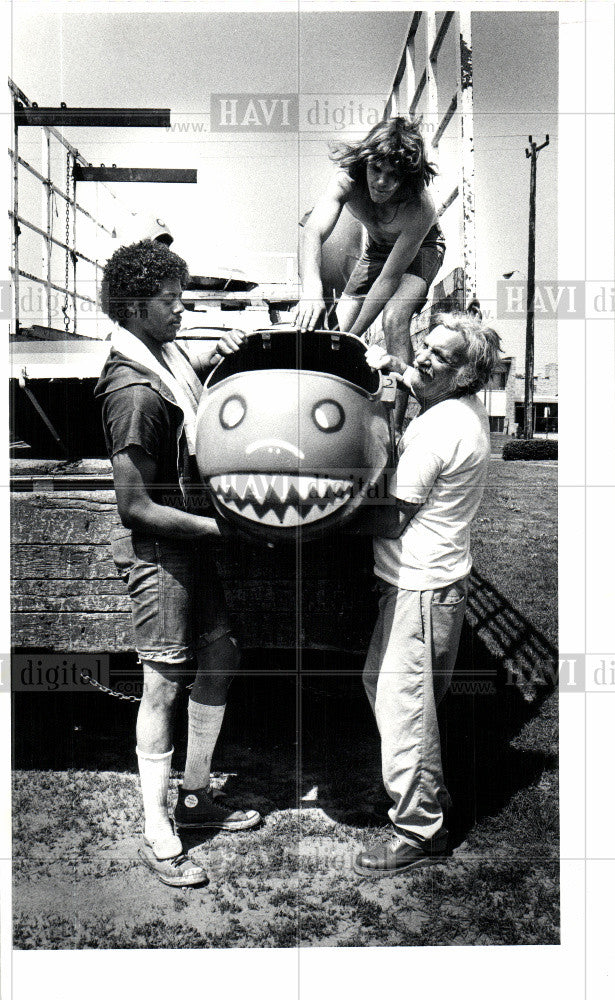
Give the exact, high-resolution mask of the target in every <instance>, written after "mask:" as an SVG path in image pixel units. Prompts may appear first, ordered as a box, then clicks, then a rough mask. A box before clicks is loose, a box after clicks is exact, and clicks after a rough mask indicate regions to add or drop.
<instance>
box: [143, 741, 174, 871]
mask: <svg viewBox="0 0 615 1000" xmlns="http://www.w3.org/2000/svg"><path fill="white" fill-rule="evenodd" d="M172 756H173V750H169V751H168V752H167V753H145V752H144V751H143V750H139V748H138V747H137V758H138V760H139V776H140V778H141V794H142V795H143V812H144V813H145V829H144V833H145V836H146V838H147V839H148V840H149V842H150V844H151V845H152V848H153V850H154V854H155V855H156V857H158V858H160V860H163V859H164V858H174V857H175V856H176V855H177V854H179V853H180V852H181V849H182V845H181V840H180V839H179V837H176V836H175V834H174V833H173V827H172V826H171V821H170V819H169V807H168V802H167V798H168V792H169V778H170V775H171V757H172Z"/></svg>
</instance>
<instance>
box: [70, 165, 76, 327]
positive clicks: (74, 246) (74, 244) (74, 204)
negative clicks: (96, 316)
mask: <svg viewBox="0 0 615 1000" xmlns="http://www.w3.org/2000/svg"><path fill="white" fill-rule="evenodd" d="M72 209H73V225H72V241H71V243H72V254H71V256H72V259H73V333H74V334H76V333H77V253H76V250H77V178H76V177H75V159H74V158H73V170H72Z"/></svg>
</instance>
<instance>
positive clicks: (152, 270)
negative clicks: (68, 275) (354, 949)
mask: <svg viewBox="0 0 615 1000" xmlns="http://www.w3.org/2000/svg"><path fill="white" fill-rule="evenodd" d="M188 277H189V274H188V267H187V265H186V262H185V260H182V258H181V257H178V255H177V254H176V253H173V251H172V250H169V248H168V247H167V246H165V245H164V244H163V243H160V242H159V241H158V240H141V242H140V243H132V244H131V245H130V246H127V247H120V248H119V249H118V250H116V251H115V253H114V254H113V255H112V256H111V257H110V258H109V260H108V261H107V263H106V264H105V268H104V271H103V279H102V286H101V306H102V309H103V312H105V313H106V314H107V316H108V317H109V318H110V319H112V320H114V321H115V322H116V323H120V324H121V323H122V321H123V320H125V319H126V315H127V312H126V309H127V306H128V305H129V304H131V303H134V302H144V301H146V300H147V299H151V298H153V297H154V296H155V295H157V294H158V292H159V291H160V289H161V287H162V285H163V284H164V282H165V281H179V283H180V285H181V287H182V288H185V287H186V285H187V284H188Z"/></svg>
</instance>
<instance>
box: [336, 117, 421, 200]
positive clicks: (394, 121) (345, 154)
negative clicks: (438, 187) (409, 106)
mask: <svg viewBox="0 0 615 1000" xmlns="http://www.w3.org/2000/svg"><path fill="white" fill-rule="evenodd" d="M421 124H422V119H421V118H416V117H412V118H404V117H402V116H398V117H397V118H389V119H388V121H382V122H379V123H378V124H377V125H374V127H373V129H372V130H371V131H370V132H368V133H367V135H366V136H365V138H364V139H361V141H360V142H355V143H339V144H338V145H336V146H334V147H333V148H332V151H331V159H332V160H335V162H336V163H339V165H340V167H342V168H343V169H344V170H347V171H348V173H349V174H350V176H351V177H352V179H353V180H354V181H359V182H360V183H362V184H365V183H366V168H367V164H368V163H385V162H386V163H388V164H390V165H391V166H393V167H394V168H395V169H396V170H397V171H398V173H399V176H400V178H401V182H402V194H405V195H406V196H413V195H418V194H420V193H421V191H422V190H423V189H424V188H425V187H427V185H428V184H429V183H431V181H432V179H433V178H434V177H435V176H436V169H435V167H434V165H433V164H432V163H430V162H429V160H428V159H427V155H426V152H425V141H424V139H423V136H422V133H421Z"/></svg>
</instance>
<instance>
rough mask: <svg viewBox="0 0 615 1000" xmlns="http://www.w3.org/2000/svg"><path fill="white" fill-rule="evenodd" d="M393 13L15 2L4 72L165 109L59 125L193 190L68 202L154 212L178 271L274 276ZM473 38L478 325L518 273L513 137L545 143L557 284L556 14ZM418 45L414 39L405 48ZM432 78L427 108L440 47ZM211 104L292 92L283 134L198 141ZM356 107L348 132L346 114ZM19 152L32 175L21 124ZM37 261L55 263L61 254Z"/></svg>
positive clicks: (521, 266)
mask: <svg viewBox="0 0 615 1000" xmlns="http://www.w3.org/2000/svg"><path fill="white" fill-rule="evenodd" d="M410 17H411V12H395V13H388V12H377V13H376V12H374V13H365V12H348V13H301V14H298V13H296V12H295V13H269V14H267V13H252V14H238V13H219V14H215V13H210V12H200V13H199V12H195V11H192V12H190V13H182V12H180V11H177V10H176V11H174V12H172V13H159V12H158V11H155V12H152V13H139V14H136V13H125V12H111V13H109V12H107V13H105V14H94V13H91V12H89V10H86V11H85V12H84V13H71V14H61V13H59V12H57V13H56V12H55V11H53V10H52V7H51V4H49V3H48V4H45V5H43V6H42V8H41V7H38V8H37V9H36V11H35V12H34V11H32V10H31V6H30V5H28V4H20V3H15V4H14V7H13V32H12V59H11V61H12V67H11V75H12V78H13V79H14V81H15V82H16V83H17V85H18V86H19V87H20V88H21V89H22V90H23V91H24V92H25V93H26V94H27V96H28V97H29V98H30V100H32V101H36V102H37V103H38V104H39V105H52V106H57V105H59V104H60V102H61V101H65V102H66V103H67V104H68V105H69V106H94V107H95V106H103V107H104V106H116V107H118V106H119V107H121V106H125V107H170V108H171V124H172V127H171V130H165V129H93V128H87V129H76V128H72V129H71V128H66V129H65V130H64V134H65V136H66V137H67V138H68V139H69V141H70V142H72V143H73V144H74V145H75V146H76V147H77V148H78V149H79V150H80V152H81V153H82V154H83V155H84V156H85V157H86V159H87V160H89V161H90V162H92V163H94V164H99V163H105V164H107V165H111V164H113V163H115V164H117V165H118V166H167V167H170V166H182V167H194V168H196V169H197V170H198V184H197V185H195V186H193V185H162V184H158V185H150V184H134V185H130V186H129V185H125V184H124V185H119V184H115V185H113V186H112V190H113V191H114V192H115V193H116V194H118V195H119V197H120V199H121V201H122V202H123V203H125V205H126V208H123V209H119V208H118V206H117V204H116V205H115V207H111V208H110V207H109V205H110V204H111V203H110V200H109V199H108V197H107V195H106V194H105V192H104V191H101V190H100V189H98V190H96V188H98V186H97V185H86V184H80V185H79V192H78V193H79V198H80V200H82V201H83V202H84V203H85V204H86V205H87V206H88V207H91V208H92V210H93V214H100V213H103V214H104V215H105V217H107V213H110V214H111V215H115V216H116V217H117V220H118V226H117V228H118V230H120V231H123V229H122V227H125V228H127V229H128V228H129V226H128V222H129V211H134V210H138V211H144V212H150V213H153V214H154V215H157V216H160V217H162V218H164V220H165V221H166V222H167V224H169V225H170V227H171V229H172V231H173V233H174V235H175V240H176V242H175V244H174V249H176V250H177V252H178V253H180V254H182V256H184V257H185V258H186V259H187V260H188V262H189V264H190V267H191V270H192V271H193V272H195V273H203V272H206V271H207V270H209V269H210V267H211V265H212V263H213V262H218V263H223V264H225V265H227V266H233V265H234V266H239V267H243V268H244V270H248V271H249V272H250V273H253V274H255V276H256V277H257V278H260V279H261V280H267V279H270V280H272V279H283V278H284V277H285V275H286V258H285V255H287V254H293V253H295V252H296V243H297V220H298V218H300V216H301V215H302V214H303V213H304V212H305V211H306V210H307V209H308V208H310V207H311V205H312V204H313V203H314V200H315V199H316V198H317V197H318V195H319V193H320V191H322V189H323V187H324V185H325V183H326V180H327V177H328V175H329V172H330V170H331V165H330V163H329V161H328V155H329V144H330V143H331V141H333V140H335V139H336V138H338V137H339V138H347V139H348V138H359V137H360V136H361V135H363V134H364V133H365V132H366V131H367V130H368V128H369V125H370V124H371V122H372V120H373V119H370V120H369V121H368V118H369V115H370V113H371V114H372V115H373V114H376V115H377V114H379V111H380V110H381V109H382V107H383V105H384V101H385V99H386V97H387V96H388V93H389V89H390V86H391V83H392V79H393V76H394V73H395V70H396V67H397V64H398V60H399V56H400V53H401V49H402V46H403V43H404V40H405V35H406V33H407V29H408V26H409V21H410ZM472 35H473V54H474V109H475V121H474V131H475V169H476V182H475V204H476V235H477V270H478V282H477V284H478V295H479V298H480V299H481V302H482V304H483V306H484V308H485V311H486V312H487V313H492V312H493V310H494V309H495V298H496V282H497V281H498V280H499V279H501V276H502V273H504V272H508V271H512V270H514V269H517V270H519V271H520V272H522V274H525V269H526V267H527V263H526V261H527V223H528V191H529V165H528V164H529V161H528V160H527V159H526V157H525V152H524V151H525V147H526V145H527V137H528V134H529V133H531V134H533V135H534V137H535V138H537V139H538V141H542V140H543V139H544V135H545V133H547V132H548V133H549V135H550V140H551V145H550V146H549V147H548V148H547V149H546V150H545V151H544V152H543V153H541V155H540V159H539V180H538V201H537V215H538V226H537V233H538V236H537V252H536V275H537V277H538V278H549V277H553V276H555V274H556V273H557V260H556V245H557V211H556V210H557V112H558V108H557V79H558V67H557V51H558V48H557V46H558V37H557V35H558V33H557V14H556V13H551V12H542V11H533V12H493V13H491V12H480V13H474V14H473V15H472ZM420 42H421V39H420V37H419V38H418V39H417V43H418V44H417V49H419V48H420ZM50 53H53V58H50ZM438 72H439V83H440V113H442V111H443V109H444V107H445V106H446V104H448V99H449V95H450V94H452V91H453V80H454V76H453V59H452V46H451V47H450V48H449V49H447V48H446V46H445V47H443V50H442V54H441V57H440V60H439V67H438ZM215 94H226V95H242V94H253V95H260V96H261V97H262V96H263V95H277V96H278V97H279V98H281V97H283V96H284V95H291V96H292V95H296V94H299V95H300V101H299V107H300V124H299V129H297V128H294V129H292V130H291V131H288V132H276V133H272V132H265V133H262V132H261V133H256V132H255V131H254V130H253V129H252V130H251V131H244V132H224V133H221V132H215V131H211V126H212V119H211V117H210V102H211V101H212V95H215ZM359 109H362V112H361V113H362V115H363V118H362V121H363V124H361V123H360V122H359V121H358V120H355V119H356V118H357V116H358V114H359ZM327 111H328V112H329V117H328V118H327ZM334 112H335V115H334ZM353 115H354V117H353ZM334 117H335V119H336V122H337V124H336V122H334V121H332V120H331V119H332V118H334ZM342 124H343V125H344V126H345V127H344V128H343V127H341V125H342ZM353 126H354V127H353ZM35 132H36V134H35ZM455 136H456V129H455V123H454V122H453V123H451V125H450V126H449V129H448V130H447V133H446V134H445V140H444V141H443V143H442V145H441V154H440V162H439V167H440V173H441V176H440V179H439V182H438V187H437V189H436V195H442V196H444V194H445V193H448V190H450V188H451V187H452V186H454V172H455V169H456V163H457V146H456V138H455ZM20 151H21V153H22V155H23V156H25V158H26V159H28V160H30V161H31V162H33V163H34V165H36V164H37V158H38V160H39V161H40V155H41V153H40V133H39V132H38V130H34V129H32V130H29V129H28V130H26V129H22V130H21V132H20ZM64 171H65V163H64V157H63V156H62V157H60V158H58V160H57V163H56V164H55V167H54V173H55V179H56V182H57V183H58V184H59V185H60V186H63V183H64ZM451 181H452V183H451ZM31 186H32V185H31ZM23 194H24V197H31V200H32V204H33V206H34V211H35V212H37V211H38V212H40V195H38V194H36V193H34V189H32V194H31V195H28V182H26V181H24V184H23ZM436 200H438V198H437V197H436ZM62 212H63V210H62V207H60V210H59V212H58V214H57V217H56V218H57V224H58V225H59V226H60V227H61V228H62V226H63V214H62ZM451 213H453V214H448V213H447V217H445V219H446V226H445V230H446V228H447V227H448V233H447V235H448V236H449V253H448V257H447V259H446V261H445V268H444V270H445V271H448V270H450V269H451V268H452V267H453V266H454V265H455V264H456V263H458V260H457V249H456V247H457V245H458V239H457V229H458V226H457V218H456V216H455V215H454V210H451ZM82 238H83V239H86V230H85V229H84V230H83V236H82ZM99 252H100V251H99ZM28 253H30V254H31V255H34V256H36V255H38V256H39V257H40V249H39V247H38V243H37V242H36V239H33V240H31V241H30V246H28V238H27V237H24V259H26V258H27V255H28ZM106 255H107V254H106V253H104V254H103V256H106ZM54 266H55V267H57V268H60V269H61V268H62V267H63V262H62V260H61V255H58V258H57V260H55V264H54ZM494 325H497V326H498V328H499V330H500V332H501V333H502V335H503V337H504V346H505V348H506V350H507V352H508V353H514V354H516V355H517V356H518V357H521V356H522V353H523V339H524V322H523V320H522V318H520V319H519V320H514V321H513V320H505V319H501V318H500V319H499V321H498V323H496V322H495V321H494ZM536 358H537V367H540V366H541V365H544V364H545V363H546V362H548V361H553V360H555V359H556V344H555V334H554V324H551V323H548V322H544V321H541V320H540V319H538V320H537V325H536Z"/></svg>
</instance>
